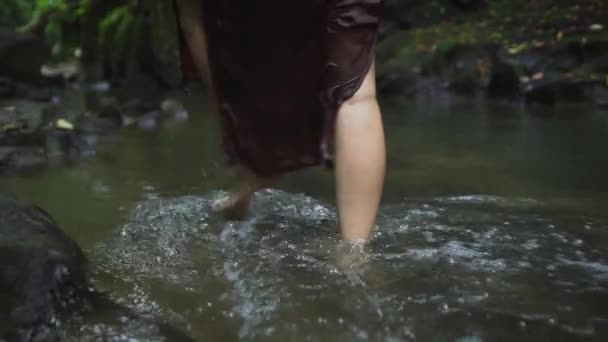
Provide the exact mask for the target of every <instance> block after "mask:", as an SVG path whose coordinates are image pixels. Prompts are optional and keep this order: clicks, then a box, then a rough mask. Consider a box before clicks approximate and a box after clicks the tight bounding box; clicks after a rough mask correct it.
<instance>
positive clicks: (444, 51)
mask: <svg viewBox="0 0 608 342" xmlns="http://www.w3.org/2000/svg"><path fill="white" fill-rule="evenodd" d="M497 51H498V47H497V46H495V45H463V44H456V45H451V46H447V47H443V48H439V49H438V51H436V52H434V55H433V57H432V58H431V59H429V60H428V62H426V63H424V64H423V66H422V73H423V75H425V76H430V77H433V76H437V77H438V78H439V79H440V80H441V81H442V82H443V83H444V85H445V87H447V88H449V89H451V90H453V91H455V92H456V93H458V94H461V95H474V94H476V93H477V92H478V91H479V90H480V89H485V88H487V87H488V86H489V85H490V83H491V81H492V77H497V78H498V79H500V78H501V77H510V76H503V75H502V73H505V74H506V73H508V70H507V68H505V67H504V66H503V68H502V69H503V70H499V71H498V72H496V73H494V65H495V64H497V60H498V58H497ZM493 86H494V87H495V88H496V86H497V85H496V82H495V83H494V85H493ZM503 90H504V89H503Z"/></svg>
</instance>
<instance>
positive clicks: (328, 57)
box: [185, 0, 384, 176]
mask: <svg viewBox="0 0 608 342" xmlns="http://www.w3.org/2000/svg"><path fill="white" fill-rule="evenodd" d="M383 2H384V1H383V0H291V1H290V0H259V1H251V0H204V1H203V23H204V27H205V30H206V32H207V39H208V54H209V63H210V69H211V76H212V83H213V88H214V93H215V95H216V97H217V98H216V100H217V104H218V111H219V114H220V122H221V127H222V136H223V146H224V148H225V151H226V154H227V156H228V161H229V162H230V163H232V164H240V165H242V166H245V167H247V168H249V169H250V170H252V171H253V172H255V173H256V174H258V175H260V176H271V175H274V174H277V173H282V172H287V171H292V170H296V169H299V168H303V167H306V166H313V165H320V164H325V165H326V166H328V167H331V166H332V165H333V154H334V147H333V145H334V144H333V139H334V129H335V121H336V115H337V112H338V109H339V108H340V106H341V104H342V103H343V102H344V101H346V100H348V99H349V98H350V97H352V96H353V95H354V94H355V92H356V91H357V89H358V88H359V87H360V85H361V83H362V81H363V79H364V77H365V75H366V74H367V72H368V70H369V68H370V66H371V64H372V63H373V59H374V49H375V44H376V36H377V31H378V28H379V24H380V15H381V7H382V5H383ZM185 57H187V56H185Z"/></svg>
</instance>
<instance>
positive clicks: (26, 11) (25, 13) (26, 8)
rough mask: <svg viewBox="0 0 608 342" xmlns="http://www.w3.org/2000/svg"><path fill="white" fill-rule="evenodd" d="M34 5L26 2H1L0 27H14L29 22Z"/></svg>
mask: <svg viewBox="0 0 608 342" xmlns="http://www.w3.org/2000/svg"><path fill="white" fill-rule="evenodd" d="M35 8H36V4H35V3H33V2H32V1H28V0H2V3H1V4H0V25H5V26H9V27H16V26H18V25H20V24H22V23H24V22H26V21H27V20H29V19H30V18H31V16H32V14H33V12H34V10H35Z"/></svg>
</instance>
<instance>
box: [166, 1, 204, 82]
mask: <svg viewBox="0 0 608 342" xmlns="http://www.w3.org/2000/svg"><path fill="white" fill-rule="evenodd" d="M175 3H176V4H177V12H178V13H177V15H178V21H179V26H180V28H181V31H182V34H183V35H184V39H185V40H186V44H187V45H188V48H189V50H190V54H191V55H192V59H193V60H194V64H195V65H196V68H197V71H198V73H199V76H200V78H201V80H202V81H204V82H205V83H206V84H207V86H211V82H210V70H209V59H208V56H207V36H206V35H205V28H204V26H203V9H202V6H201V3H202V2H201V0H175Z"/></svg>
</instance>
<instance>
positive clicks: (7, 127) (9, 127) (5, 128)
mask: <svg viewBox="0 0 608 342" xmlns="http://www.w3.org/2000/svg"><path fill="white" fill-rule="evenodd" d="M16 128H17V126H15V125H13V124H10V123H9V124H5V125H2V126H1V127H0V132H6V131H10V130H12V129H16Z"/></svg>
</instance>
